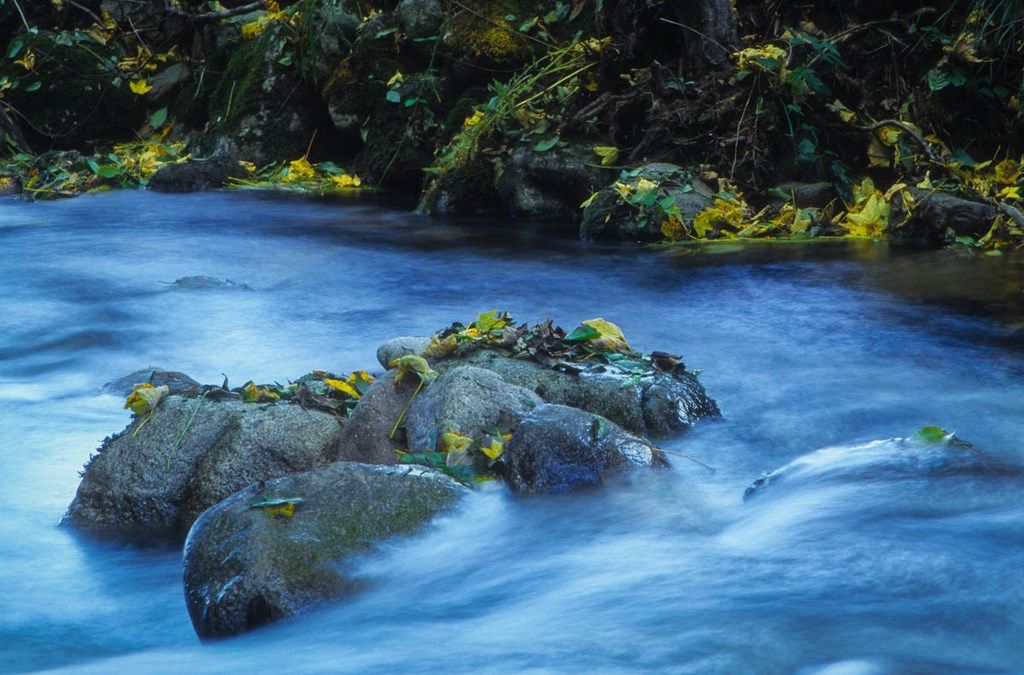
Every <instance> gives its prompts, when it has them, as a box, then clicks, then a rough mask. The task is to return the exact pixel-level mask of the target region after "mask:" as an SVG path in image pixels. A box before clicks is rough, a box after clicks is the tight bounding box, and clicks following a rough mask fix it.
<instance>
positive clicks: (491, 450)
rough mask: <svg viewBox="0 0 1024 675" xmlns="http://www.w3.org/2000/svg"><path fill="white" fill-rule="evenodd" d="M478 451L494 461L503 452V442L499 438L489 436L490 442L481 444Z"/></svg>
mask: <svg viewBox="0 0 1024 675" xmlns="http://www.w3.org/2000/svg"><path fill="white" fill-rule="evenodd" d="M480 451H481V452H482V453H484V455H486V456H487V459H489V460H491V461H492V462H493V461H496V460H497V459H498V458H499V457H501V456H502V454H504V452H505V443H504V442H502V440H501V439H499V438H494V437H493V436H492V437H491V442H490V443H488V444H487V445H481V446H480Z"/></svg>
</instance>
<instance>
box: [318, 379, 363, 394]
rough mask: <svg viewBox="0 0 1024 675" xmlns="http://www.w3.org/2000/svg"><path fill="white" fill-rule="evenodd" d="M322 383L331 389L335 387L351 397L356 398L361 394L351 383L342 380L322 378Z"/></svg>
mask: <svg viewBox="0 0 1024 675" xmlns="http://www.w3.org/2000/svg"><path fill="white" fill-rule="evenodd" d="M324 384H326V385H327V386H328V387H330V388H331V389H336V390H338V391H340V392H341V393H343V394H346V395H347V396H349V397H351V398H356V399H358V398H361V397H362V394H360V393H359V390H358V389H356V388H355V387H353V386H352V385H351V384H349V383H348V382H346V381H344V380H324Z"/></svg>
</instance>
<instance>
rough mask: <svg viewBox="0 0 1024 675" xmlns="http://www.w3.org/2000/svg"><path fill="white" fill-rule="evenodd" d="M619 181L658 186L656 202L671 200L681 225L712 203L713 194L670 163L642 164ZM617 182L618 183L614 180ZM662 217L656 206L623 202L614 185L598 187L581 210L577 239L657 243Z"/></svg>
mask: <svg viewBox="0 0 1024 675" xmlns="http://www.w3.org/2000/svg"><path fill="white" fill-rule="evenodd" d="M633 173H634V174H635V175H632V176H630V177H629V178H627V179H624V180H622V181H621V182H622V183H623V184H625V185H626V186H627V187H628V188H629V189H636V188H637V187H638V185H639V183H640V181H641V180H644V181H650V182H653V183H655V184H656V185H657V186H658V193H657V194H658V199H659V200H660V199H665V198H667V197H671V198H673V200H674V202H675V205H676V206H677V207H678V208H679V211H680V217H681V218H682V220H683V222H686V223H690V222H692V221H693V219H694V218H695V217H696V216H697V214H699V213H700V212H701V211H702V210H704V209H705V208H707V207H708V206H710V205H711V204H712V201H713V197H714V191H713V190H712V189H711V187H710V186H709V185H707V184H706V183H704V182H703V181H702V180H700V179H699V178H697V177H696V176H694V175H693V174H692V173H691V172H690V171H687V170H686V169H684V168H683V167H680V166H676V165H674V164H662V163H654V164H645V165H644V166H641V167H640V168H639V169H637V170H635V171H634V172H633ZM617 182H618V181H617ZM664 222H665V215H664V213H663V212H662V211H661V209H660V208H659V207H658V206H657V204H655V205H653V206H648V207H644V206H640V207H637V206H635V205H633V204H629V203H627V202H626V201H625V200H624V199H623V198H622V195H621V194H619V191H618V190H617V189H616V187H615V183H613V184H611V185H608V186H607V187H604V188H602V189H601V190H600V191H599V192H598V193H597V196H596V197H594V200H593V201H592V202H590V204H588V205H587V207H586V208H585V209H584V210H583V221H582V222H581V223H580V237H581V238H583V239H588V240H611V241H642V242H653V241H661V240H662V239H664V238H665V236H664V235H663V234H662V232H661V226H662V225H663V224H664Z"/></svg>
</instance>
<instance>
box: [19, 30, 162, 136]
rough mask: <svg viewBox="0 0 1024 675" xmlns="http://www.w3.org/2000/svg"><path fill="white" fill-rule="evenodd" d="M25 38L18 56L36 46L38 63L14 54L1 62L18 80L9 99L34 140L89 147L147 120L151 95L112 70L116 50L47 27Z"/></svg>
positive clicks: (26, 130)
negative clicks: (136, 90)
mask: <svg viewBox="0 0 1024 675" xmlns="http://www.w3.org/2000/svg"><path fill="white" fill-rule="evenodd" d="M19 39H21V40H23V41H24V47H23V48H22V49H21V51H20V52H19V53H18V58H24V57H25V55H26V54H28V53H29V50H31V53H32V54H33V55H34V57H35V64H34V66H33V68H32V70H31V71H27V70H26V69H25V68H24V67H23V66H22V65H21V64H16V63H14V60H13V59H7V60H4V61H0V77H3V76H6V77H9V78H10V79H11V80H15V81H17V82H18V86H17V88H14V89H9V90H7V91H6V92H4V100H5V102H6V103H7V104H9V105H10V106H11V107H13V108H14V109H15V110H17V111H19V112H20V113H21V114H22V115H24V116H25V118H27V119H28V120H29V121H30V124H26V125H24V128H25V132H26V134H27V135H28V138H29V141H30V143H36V144H39V145H44V144H45V145H50V146H56V147H60V148H84V147H85V146H86V143H87V141H93V140H99V139H104V138H115V137H118V138H120V137H123V136H124V135H125V134H126V133H128V132H129V131H130V130H131V129H132V128H134V127H136V126H137V125H139V124H141V122H142V121H143V119H144V116H145V99H143V98H142V97H139V96H136V95H135V94H133V93H132V92H131V91H130V90H129V89H128V83H127V82H125V81H124V80H123V79H122V78H120V77H117V76H115V75H114V74H113V73H111V70H110V63H112V62H113V61H115V60H116V59H117V54H116V53H115V52H114V51H113V50H111V49H109V48H107V47H104V46H103V45H99V44H97V43H95V42H91V41H89V42H88V44H85V43H81V44H79V43H76V42H73V41H71V40H70V39H69V38H68V37H67V36H66V35H64V36H59V35H56V34H54V33H50V32H47V31H40V32H39V33H38V34H36V35H28V34H22V35H20V36H19ZM30 89H32V91H29V90H30Z"/></svg>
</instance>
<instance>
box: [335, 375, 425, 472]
mask: <svg viewBox="0 0 1024 675" xmlns="http://www.w3.org/2000/svg"><path fill="white" fill-rule="evenodd" d="M396 374H397V371H395V370H391V371H389V372H388V373H386V374H384V375H382V376H381V377H379V378H377V379H376V380H375V381H374V383H373V384H372V385H370V388H369V389H368V390H367V391H366V393H365V394H363V397H362V398H361V399H359V403H358V404H357V405H356V407H355V408H353V410H352V413H351V414H350V415H349V419H348V423H347V424H346V425H345V428H344V429H343V430H342V432H341V436H340V438H339V439H338V445H337V448H336V453H335V455H334V459H337V460H343V461H346V462H366V463H368V464H396V463H397V462H398V454H397V453H396V452H395V450H396V449H404V448H405V443H404V441H403V437H402V436H401V435H400V434H399V432H398V430H397V429H396V425H398V422H399V419H400V418H401V417H402V413H403V412H405V411H406V410H407V409H408V407H409V405H410V403H411V402H412V400H413V396H414V395H415V393H416V388H417V385H418V384H419V380H417V379H416V378H415V377H414V376H409V377H406V378H404V379H403V380H402V381H401V382H396V381H395V377H396Z"/></svg>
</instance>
